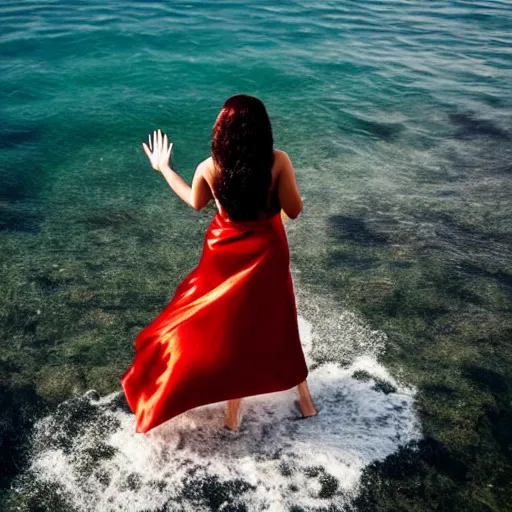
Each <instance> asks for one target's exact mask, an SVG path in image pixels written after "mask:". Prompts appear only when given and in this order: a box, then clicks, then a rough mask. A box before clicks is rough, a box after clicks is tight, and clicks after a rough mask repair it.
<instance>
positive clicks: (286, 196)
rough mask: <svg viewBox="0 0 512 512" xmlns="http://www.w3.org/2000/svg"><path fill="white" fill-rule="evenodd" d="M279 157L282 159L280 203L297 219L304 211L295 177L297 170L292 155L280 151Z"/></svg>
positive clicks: (278, 189)
mask: <svg viewBox="0 0 512 512" xmlns="http://www.w3.org/2000/svg"><path fill="white" fill-rule="evenodd" d="M278 158H279V159H280V161H279V174H278V177H277V179H278V182H277V187H278V188H277V195H278V197H279V203H280V205H281V208H282V209H283V210H284V213H286V215H287V216H288V217H290V218H291V219H295V218H297V217H298V216H299V213H300V212H301V211H302V198H301V197H300V192H299V187H298V186H297V181H296V179H295V171H294V169H293V165H292V162H291V160H290V157H289V156H288V155H287V154H286V153H285V152H284V151H279V152H278Z"/></svg>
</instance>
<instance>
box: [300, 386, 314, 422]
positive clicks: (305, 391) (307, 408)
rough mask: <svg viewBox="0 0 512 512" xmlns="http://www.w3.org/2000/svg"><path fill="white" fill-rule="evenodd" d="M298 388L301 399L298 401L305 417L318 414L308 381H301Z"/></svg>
mask: <svg viewBox="0 0 512 512" xmlns="http://www.w3.org/2000/svg"><path fill="white" fill-rule="evenodd" d="M297 389H298V391H299V400H298V402H296V403H297V405H298V409H299V411H300V413H301V414H302V416H303V417H304V418H310V417H311V416H316V415H317V414H318V411H317V410H316V407H315V404H314V403H313V399H312V398H311V395H310V394H309V388H308V383H307V381H304V382H301V383H300V384H299V385H298V386H297Z"/></svg>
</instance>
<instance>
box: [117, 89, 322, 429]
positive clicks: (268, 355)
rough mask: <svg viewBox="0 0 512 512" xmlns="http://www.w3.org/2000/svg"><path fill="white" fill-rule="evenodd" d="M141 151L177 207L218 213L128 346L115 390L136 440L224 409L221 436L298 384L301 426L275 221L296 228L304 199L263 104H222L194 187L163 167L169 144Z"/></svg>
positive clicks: (286, 283)
mask: <svg viewBox="0 0 512 512" xmlns="http://www.w3.org/2000/svg"><path fill="white" fill-rule="evenodd" d="M142 146H143V148H144V151H145V152H146V155H147V157H148V158H149V160H150V162H151V165H152V167H153V169H155V170H156V171H160V172H161V173H162V174H163V176H164V177H165V179H166V180H167V183H168V184H169V185H170V187H171V188H172V189H173V190H174V192H175V193H176V194H177V195H178V197H180V198H181V199H182V200H183V201H185V202H186V203H187V204H188V205H190V206H192V208H194V209H195V210H200V209H201V208H204V207H205V206H206V205H207V204H208V202H209V201H210V200H212V199H213V200H214V201H215V203H216V205H217V208H218V213H217V215H215V217H214V219H213V221H212V223H211V224H210V227H209V228H208V231H207V233H206V238H205V243H204V248H203V254H202V256H201V261H200V263H199V265H198V267H197V268H196V269H195V270H194V271H193V272H192V273H191V274H189V275H188V276H187V277H186V278H185V279H184V280H183V282H182V283H181V284H180V285H179V286H178V288H177V290H176V293H175V295H174V298H173V299H172V301H171V302H170V304H169V305H168V306H167V307H166V308H165V309H164V311H163V312H162V313H161V314H160V315H159V316H158V317H157V318H156V319H155V320H154V321H153V322H152V323H151V324H150V325H149V326H148V327H146V328H145V329H144V330H143V331H142V332H141V333H140V334H139V335H138V336H137V339H136V340H135V348H136V356H135V360H134V362H133V364H132V366H131V367H130V369H129V370H128V371H127V372H126V373H125V375H124V376H123V378H122V380H121V382H122V384H123V388H124V391H125V394H126V397H127V400H128V403H129V405H130V407H131V409H132V410H133V411H134V413H135V414H136V416H137V427H136V428H137V432H147V431H148V430H150V429H152V428H153V427H156V426H157V425H159V424H161V423H163V422H164V421H167V420H168V419H170V418H172V417H174V416H177V415H178V414H181V413H182V412H184V411H186V410H188V409H192V408H193V407H198V406H200V405H205V404H208V403H214V402H219V401H224V400H227V401H228V404H227V411H226V425H225V426H226V427H227V428H229V429H231V430H233V431H236V430H237V429H238V411H239V407H240V399H241V398H242V397H245V396H251V395H256V394H262V393H270V392H274V391H282V390H285V389H289V388H291V387H293V386H296V385H298V391H299V397H300V400H299V404H298V405H299V409H300V412H301V414H302V416H303V417H310V416H314V415H316V414H317V411H316V409H315V406H314V404H313V401H312V400H311V396H310V394H309V391H308V387H307V383H306V376H307V367H306V363H305V360H304V355H303V352H302V347H301V345H300V340H299V332H298V326H297V312H296V308H295V297H294V294H293V286H292V280H291V274H290V268H289V265H290V259H289V252H288V244H287V240H286V234H285V231H284V227H283V224H282V220H281V215H280V211H281V209H282V210H284V213H285V214H286V215H287V216H288V217H290V218H296V217H297V216H298V215H299V213H300V212H301V210H302V200H301V197H300V194H299V191H298V188H297V184H296V181H295V173H294V170H293V167H292V164H291V162H290V159H289V158H288V155H287V154H286V153H284V152H283V151H278V150H275V149H273V138H272V128H271V125H270V120H269V118H268V115H267V112H266V110H265V107H264V105H263V103H262V102H261V101H260V100H258V99H257V98H254V97H252V96H247V95H237V96H233V97H231V98H229V99H228V100H227V101H226V102H225V103H224V106H223V108H222V110H221V112H220V114H219V116H218V117H217V120H216V122H215V125H214V127H213V137H212V156H211V157H210V158H208V159H206V160H205V161H204V162H201V163H200V164H199V165H198V167H197V169H196V172H195V174H194V178H193V180H192V187H190V186H189V185H188V184H187V183H186V182H185V181H184V180H183V178H181V177H180V176H179V175H178V174H176V172H175V171H173V170H172V169H171V167H170V166H169V158H170V155H171V150H172V144H170V143H169V141H168V139H167V135H164V136H162V133H161V131H160V130H158V132H154V133H153V139H151V136H150V137H149V146H148V145H147V144H144V143H143V144H142Z"/></svg>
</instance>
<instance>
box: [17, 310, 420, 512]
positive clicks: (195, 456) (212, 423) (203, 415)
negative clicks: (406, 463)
mask: <svg viewBox="0 0 512 512" xmlns="http://www.w3.org/2000/svg"><path fill="white" fill-rule="evenodd" d="M306 309H307V308H306ZM324 313H325V311H324ZM324 318H325V316H324ZM328 326H330V327H329V328H331V329H334V331H333V332H331V338H336V328H337V329H341V331H342V332H341V334H343V333H344V335H343V336H341V338H342V341H344V342H345V344H346V346H347V347H348V349H349V351H348V352H345V356H344V359H346V358H347V357H348V356H347V354H348V353H349V352H350V353H352V356H351V362H350V364H348V365H346V366H344V367H341V366H340V365H339V364H336V363H334V362H322V363H320V364H319V363H318V360H317V357H316V356H317V355H318V354H320V355H321V357H320V359H322V360H325V357H324V356H325V354H326V353H328V351H326V349H325V348H324V349H318V348H316V347H318V346H321V345H323V344H325V341H327V342H328V343H327V344H328V345H329V344H330V343H329V341H330V340H329V337H327V338H322V339H321V341H319V335H318V333H316V332H315V329H314V328H313V326H312V324H310V323H309V322H308V321H307V320H305V319H304V318H302V317H301V318H300V330H301V337H302V340H303V343H304V347H305V351H306V353H307V358H308V362H309V363H310V365H312V366H316V368H315V369H314V370H313V371H311V372H310V376H309V382H310V388H311V392H312V395H313V397H314V400H315V402H316V404H317V406H318V408H319V410H320V414H319V415H318V416H317V417H315V418H310V419H307V420H302V419H300V417H299V414H298V412H297V411H296V409H295V407H294V398H295V392H294V391H293V390H291V391H287V392H284V393H275V394H270V395H262V396H257V397H251V398H248V399H245V400H244V402H243V418H242V421H241V427H240V430H239V432H238V433H232V432H230V431H227V430H224V429H223V428H222V425H223V413H224V404H222V403H220V404H212V405H209V406H205V407H201V408H198V409H195V410H192V411H188V412H187V413H185V414H183V415H181V416H179V417H177V418H175V419H173V420H172V421H169V422H167V423H166V424H164V425H162V426H160V427H158V428H156V429H154V430H152V431H151V432H150V433H148V434H147V435H141V434H136V433H135V421H134V416H133V415H132V414H130V413H129V411H127V409H126V405H125V403H124V398H123V396H122V394H119V393H115V394H112V395H109V396H107V397H103V398H100V397H99V396H97V395H96V394H95V393H94V392H89V393H88V394H86V395H85V396H83V397H80V398H74V399H71V400H68V401H66V402H64V403H62V404H61V405H60V406H59V407H58V409H57V411H56V412H55V413H54V414H52V415H50V416H48V417H46V418H44V419H42V420H41V421H39V422H38V423H37V424H36V426H35V429H34V435H33V444H32V464H31V466H30V468H29V470H28V471H27V473H25V474H24V475H22V477H21V478H20V479H19V482H18V486H17V492H18V493H19V495H21V496H25V497H27V498H31V499H34V498H37V496H38V495H41V493H43V494H44V493H48V492H50V491H49V490H51V492H54V493H56V494H57V495H58V497H59V499H61V500H63V501H64V502H65V503H67V504H68V505H71V506H72V507H74V508H76V509H77V510H81V511H89V510H130V511H138V510H147V511H149V510H151V511H156V510H191V511H192V510H193V511H199V510H263V509H268V510H275V511H280V510H283V511H284V510H290V507H292V506H294V505H295V506H300V507H302V508H303V509H304V508H305V509H308V510H315V509H317V508H318V507H322V506H326V505H327V504H331V503H332V504H336V505H343V504H346V503H347V502H349V501H350V500H351V499H353V498H354V497H355V495H356V494H357V492H358V487H359V482H360V477H361V475H362V471H363V469H364V468H365V466H367V465H368V464H370V463H371V462H372V461H375V460H382V459H384V458H385V457H386V456H387V455H389V454H391V453H393V452H394V451H396V450H397V448H398V447H399V446H400V445H403V444H405V443H407V442H409V441H412V440H414V439H417V438H418V437H419V435H420V432H419V426H418V421H417V417H416V414H415V410H414V391H413V390H412V389H410V388H407V387H405V386H403V385H401V384H400V383H398V382H397V381H396V380H395V379H394V378H393V377H392V376H391V375H389V373H388V372H387V371H386V369H385V368H384V367H383V366H382V365H380V364H379V363H378V362H377V360H376V357H375V356H376V354H375V351H378V348H379V347H380V346H381V345H382V342H383V339H385V337H384V336H383V334H382V333H379V332H375V331H371V330H370V329H368V327H367V326H365V324H364V323H363V322H362V321H361V320H359V319H357V317H356V316H355V315H353V314H349V313H348V312H344V313H343V314H341V315H339V316H338V318H337V319H330V321H328V322H327V323H323V329H322V331H321V332H322V336H324V335H325V329H327V328H328ZM347 327H350V328H349V329H346V328H347ZM338 334H340V333H338ZM357 340H359V342H360V343H362V348H366V352H364V351H360V352H359V353H360V354H363V355H359V356H356V355H355V351H352V352H351V347H352V349H354V348H355V346H356V345H357ZM341 345H342V344H338V346H336V345H334V347H333V350H334V357H336V358H337V357H339V355H340V350H341V349H340V347H341ZM369 347H373V349H369ZM360 348H361V346H360ZM334 357H333V358H334ZM383 383H384V384H385V385H383Z"/></svg>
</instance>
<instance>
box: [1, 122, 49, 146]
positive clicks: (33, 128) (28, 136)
mask: <svg viewBox="0 0 512 512" xmlns="http://www.w3.org/2000/svg"><path fill="white" fill-rule="evenodd" d="M42 134H43V127H42V126H41V125H25V126H9V125H3V126H0V149H5V148H13V147H16V146H18V145H20V144H26V143H27V142H34V141H36V140H39V139H40V138H41V136H42Z"/></svg>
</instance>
